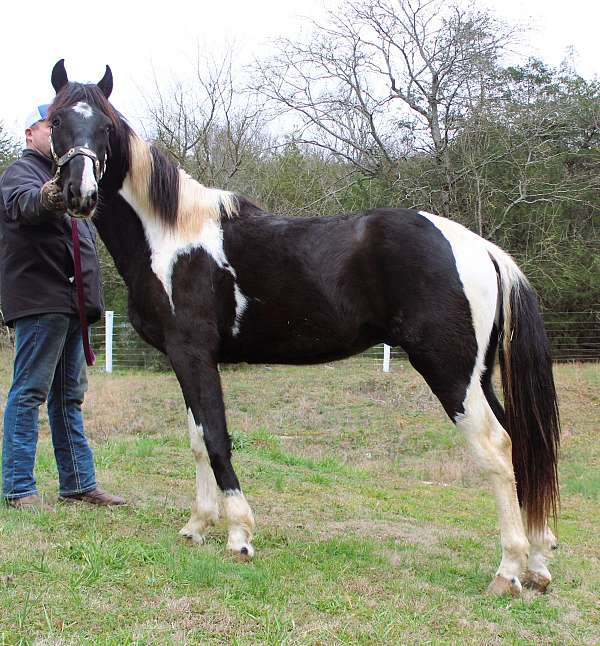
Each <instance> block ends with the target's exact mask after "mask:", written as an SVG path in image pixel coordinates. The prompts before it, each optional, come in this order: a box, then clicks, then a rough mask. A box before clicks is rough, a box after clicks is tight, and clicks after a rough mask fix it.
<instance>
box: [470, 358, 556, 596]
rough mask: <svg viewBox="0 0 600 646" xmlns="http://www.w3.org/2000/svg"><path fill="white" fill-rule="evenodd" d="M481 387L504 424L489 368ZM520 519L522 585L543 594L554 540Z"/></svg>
mask: <svg viewBox="0 0 600 646" xmlns="http://www.w3.org/2000/svg"><path fill="white" fill-rule="evenodd" d="M482 386H483V391H484V393H485V397H486V400H487V402H488V404H489V405H490V407H491V409H492V411H493V412H494V415H495V417H496V419H497V420H498V422H499V423H500V424H504V420H505V415H504V409H503V407H502V404H500V402H499V401H498V398H497V397H496V393H495V392H494V389H493V386H492V383H491V366H490V368H489V372H487V373H486V374H485V375H484V378H483V380H482ZM521 518H522V521H523V526H524V528H525V530H526V532H527V540H528V541H529V558H528V559H527V570H526V571H525V574H524V575H523V584H524V585H526V586H528V587H532V588H535V589H536V590H539V591H540V592H545V590H546V588H547V587H548V585H549V584H550V582H551V580H552V576H551V575H550V571H549V570H548V561H549V560H550V552H551V550H553V549H554V548H555V547H556V538H555V536H554V534H553V533H552V530H551V529H550V528H549V527H548V525H547V524H546V527H545V529H544V531H543V532H541V533H540V532H539V531H535V530H532V529H529V528H528V527H527V514H526V513H525V512H524V511H521Z"/></svg>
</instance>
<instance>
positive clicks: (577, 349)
mask: <svg viewBox="0 0 600 646" xmlns="http://www.w3.org/2000/svg"><path fill="white" fill-rule="evenodd" d="M544 322H545V325H546V330H547V333H548V337H549V339H550V345H551V348H552V356H553V358H554V360H555V361H600V311H591V312H546V313H544ZM91 336H92V344H93V347H94V350H95V352H96V355H97V357H98V361H97V364H96V365H97V366H98V368H99V369H104V366H105V339H106V327H105V322H104V321H101V322H99V323H98V324H96V325H94V326H92V330H91ZM384 352H385V350H384V345H383V344H380V345H376V346H373V347H372V348H369V349H368V350H367V351H366V352H363V353H361V354H359V355H357V356H356V357H354V358H353V361H356V362H359V363H361V364H363V365H373V366H374V367H375V366H379V367H380V368H381V366H382V365H383V362H384ZM401 358H406V354H405V353H404V351H403V350H402V349H401V348H399V347H393V348H391V350H390V361H391V365H392V366H393V363H394V361H395V360H398V359H401ZM112 367H113V369H115V370H126V369H138V370H166V369H168V368H169V363H168V361H167V359H166V358H165V357H164V356H163V355H162V354H161V353H160V352H158V351H157V350H155V349H154V348H152V347H150V346H149V345H147V344H146V343H144V342H143V341H142V340H141V339H140V338H139V336H138V335H137V333H136V332H135V330H134V329H133V327H132V326H131V324H130V323H129V321H128V320H127V317H126V316H123V315H120V314H115V315H114V324H113V342H112Z"/></svg>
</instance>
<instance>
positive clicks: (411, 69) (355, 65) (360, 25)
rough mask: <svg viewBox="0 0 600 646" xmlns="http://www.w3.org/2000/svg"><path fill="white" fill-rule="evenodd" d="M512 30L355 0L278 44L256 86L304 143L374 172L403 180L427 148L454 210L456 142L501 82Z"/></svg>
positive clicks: (444, 8)
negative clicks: (305, 33)
mask: <svg viewBox="0 0 600 646" xmlns="http://www.w3.org/2000/svg"><path fill="white" fill-rule="evenodd" d="M512 36H513V32H512V31H511V30H509V29H507V28H506V27H504V25H502V24H500V23H498V22H497V21H496V20H495V19H493V18H492V17H491V16H490V15H489V14H487V13H485V12H482V11H478V10H476V9H474V8H473V6H468V7H467V8H463V7H461V6H460V5H458V4H448V3H445V2H443V1H442V0H399V1H398V2H393V1H392V0H365V1H363V2H360V1H358V0H346V1H345V2H343V3H342V4H341V5H340V7H339V8H337V9H336V10H335V11H330V12H329V13H328V20H327V22H326V23H325V24H315V25H314V30H313V33H312V36H311V38H310V39H309V40H308V42H305V43H297V42H294V41H292V40H289V39H283V40H280V41H279V42H278V45H277V50H278V51H277V54H276V55H275V56H274V57H272V58H271V59H270V60H269V61H267V62H266V63H262V64H260V63H259V64H258V81H257V82H256V83H255V88H256V90H257V91H259V92H261V93H262V94H263V95H264V96H265V97H267V99H269V100H270V101H271V103H272V104H273V105H274V106H276V109H278V112H279V114H292V115H293V116H294V117H295V118H296V119H297V120H298V121H297V127H296V132H295V137H294V138H295V140H296V141H297V142H298V143H305V144H311V145H314V146H319V147H321V148H323V149H325V150H327V151H328V152H329V153H331V154H332V155H334V156H335V157H336V158H337V159H340V160H344V161H345V162H347V163H350V164H352V165H354V166H355V167H356V168H357V169H359V171H360V172H361V173H363V174H365V175H370V176H381V175H385V174H388V175H391V176H394V175H396V174H397V171H398V162H399V161H400V160H402V159H403V158H406V157H408V156H410V155H413V154H414V153H415V151H419V152H422V153H425V154H428V155H432V157H433V159H434V161H435V164H436V166H437V167H438V168H439V169H440V171H441V178H442V181H443V187H442V188H443V191H442V199H441V210H442V211H443V212H444V213H445V214H449V210H450V204H449V199H450V198H449V191H450V190H451V187H452V184H453V181H454V175H455V172H454V168H453V167H452V160H451V157H450V155H449V146H450V143H451V142H452V140H453V139H454V137H455V136H456V134H457V132H458V131H459V130H460V129H461V127H462V125H463V123H464V121H465V119H466V118H467V117H468V116H469V114H470V112H471V111H472V110H473V109H474V106H476V105H480V104H483V103H485V102H486V101H487V100H488V97H489V95H490V93H491V92H492V91H494V89H495V88H496V87H497V85H498V84H497V74H496V70H497V62H498V59H499V56H500V54H501V53H502V51H503V49H504V48H505V47H506V45H507V44H508V43H509V42H510V41H511V38H512Z"/></svg>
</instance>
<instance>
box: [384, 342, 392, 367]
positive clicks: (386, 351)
mask: <svg viewBox="0 0 600 646" xmlns="http://www.w3.org/2000/svg"><path fill="white" fill-rule="evenodd" d="M391 351H392V348H391V347H390V346H389V345H388V344H387V343H384V344H383V372H389V371H390V356H391V354H392V352H391Z"/></svg>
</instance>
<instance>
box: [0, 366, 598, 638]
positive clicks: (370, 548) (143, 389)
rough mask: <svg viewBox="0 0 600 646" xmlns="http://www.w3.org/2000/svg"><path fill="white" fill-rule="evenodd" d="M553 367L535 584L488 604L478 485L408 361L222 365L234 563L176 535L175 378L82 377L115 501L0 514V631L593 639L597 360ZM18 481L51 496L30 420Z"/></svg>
mask: <svg viewBox="0 0 600 646" xmlns="http://www.w3.org/2000/svg"><path fill="white" fill-rule="evenodd" d="M0 361H1V368H0V402H1V403H2V404H3V402H4V401H5V398H6V390H7V387H8V384H9V370H10V364H11V357H10V356H9V355H8V354H6V353H5V354H3V355H2V356H0ZM556 376H557V382H558V390H559V395H560V401H561V409H562V416H563V429H564V430H563V449H562V461H561V466H560V474H561V483H562V514H561V517H560V521H559V523H558V531H557V533H558V538H559V549H558V550H557V552H556V553H555V558H554V560H553V562H552V564H551V571H552V573H553V576H554V581H553V584H552V586H551V589H550V591H549V592H548V594H546V595H543V596H540V595H538V594H535V593H533V592H529V591H526V592H525V593H524V595H523V597H522V598H520V599H508V598H491V597H488V596H485V595H483V594H482V593H483V591H484V590H485V588H486V586H487V584H488V583H489V581H490V580H491V579H492V576H493V574H494V572H495V568H496V567H497V565H498V563H499V560H500V548H499V540H498V530H497V523H496V515H495V510H494V504H493V499H492V496H491V492H490V488H489V486H488V485H487V483H486V482H483V481H482V480H481V478H480V475H479V474H478V473H477V471H476V469H475V468H474V466H473V463H472V462H471V461H470V459H469V457H468V456H467V454H466V452H465V444H464V441H463V438H462V437H461V436H460V434H459V433H457V432H456V431H455V429H454V428H453V426H452V425H451V424H450V423H449V422H448V421H447V419H446V418H445V416H444V415H443V412H442V410H441V407H440V405H439V404H438V403H437V400H435V399H434V398H433V397H432V395H431V394H430V393H429V390H428V389H427V387H426V386H425V385H424V383H423V382H422V380H421V378H420V377H419V376H418V375H417V374H416V373H415V372H414V371H413V370H412V369H411V368H410V367H409V366H408V365H407V364H401V363H396V364H395V367H394V372H393V373H391V374H389V375H384V374H383V373H381V372H379V369H378V368H376V367H375V366H373V367H369V366H364V365H360V364H358V363H356V362H352V361H350V362H343V363H340V364H335V365H325V366H318V367H311V368H287V367H278V366H275V367H256V368H249V367H242V368H239V369H237V370H233V369H226V370H224V371H223V373H222V377H223V383H224V389H225V393H226V402H227V406H228V415H229V427H230V431H231V433H232V435H233V437H234V444H235V448H236V452H235V466H236V469H237V473H238V475H239V477H240V480H241V482H242V485H243V486H244V487H245V493H246V496H247V497H248V499H249V501H250V504H251V505H252V507H253V509H254V512H255V515H256V520H257V535H256V539H255V542H254V545H255V548H256V550H257V555H256V558H255V559H254V561H253V562H252V563H246V564H243V563H238V562H236V561H235V560H233V559H232V558H230V557H227V556H226V555H225V538H226V536H225V530H224V528H223V527H217V528H215V529H214V530H213V532H212V535H211V537H210V539H209V541H208V543H207V544H206V545H204V546H195V545H190V544H188V543H186V542H185V541H184V539H182V538H180V537H179V536H178V533H177V532H178V529H179V528H180V527H181V526H182V525H183V524H184V523H185V522H186V521H187V518H188V515H189V508H190V503H191V500H192V497H193V493H194V490H193V487H194V463H193V459H192V456H191V452H190V450H189V448H188V439H187V429H186V421H185V411H184V408H183V403H182V399H181V397H180V394H179V390H178V386H177V383H176V381H175V378H174V377H173V376H172V375H160V374H132V373H127V374H115V375H113V376H107V375H104V374H101V373H94V374H92V375H91V378H90V391H89V393H88V397H87V400H86V404H85V411H86V419H87V430H88V435H89V436H90V438H91V441H92V444H93V447H94V451H95V456H96V464H97V471H98V478H99V481H100V483H101V484H102V485H103V486H104V487H106V488H107V489H109V490H111V491H115V492H118V493H121V494H123V495H125V496H126V497H127V498H128V500H129V501H130V504H129V505H128V506H127V507H126V508H120V509H95V508H88V507H85V506H81V505H76V506H64V505H63V506H61V505H57V506H56V511H55V512H53V513H39V514H35V513H30V512H16V511H13V510H7V509H4V508H3V509H2V510H0V644H29V643H35V644H95V645H98V646H99V645H104V644H106V645H108V644H115V645H117V644H118V645H121V644H196V643H198V644H315V645H316V644H560V645H562V644H600V422H599V420H600V366H599V365H563V366H558V367H557V369H556ZM37 478H38V485H39V488H40V490H41V491H43V492H44V493H46V494H47V498H48V500H49V501H50V502H54V501H55V500H56V480H57V479H56V468H55V465H54V459H53V455H52V450H51V445H50V442H49V437H48V428H47V424H46V422H44V424H43V427H42V432H41V437H40V443H39V449H38V462H37Z"/></svg>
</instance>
